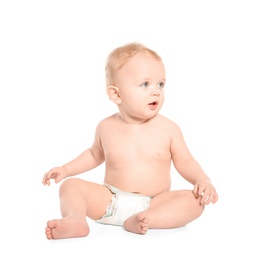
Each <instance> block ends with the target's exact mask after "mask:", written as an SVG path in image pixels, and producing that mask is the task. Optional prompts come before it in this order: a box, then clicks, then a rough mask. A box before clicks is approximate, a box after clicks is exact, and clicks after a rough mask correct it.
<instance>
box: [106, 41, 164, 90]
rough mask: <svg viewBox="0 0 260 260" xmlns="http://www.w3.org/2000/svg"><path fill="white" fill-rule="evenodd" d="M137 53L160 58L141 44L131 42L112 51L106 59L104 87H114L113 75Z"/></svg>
mask: <svg viewBox="0 0 260 260" xmlns="http://www.w3.org/2000/svg"><path fill="white" fill-rule="evenodd" d="M138 53H146V54H148V55H150V56H152V57H154V58H155V59H157V60H161V57H160V56H159V55H158V54H157V53H156V52H155V51H153V50H151V49H149V48H147V47H146V46H144V45H143V44H141V43H138V42H132V43H128V44H125V45H123V46H120V47H118V48H116V49H114V50H113V51H112V52H111V53H110V54H109V55H108V57H107V61H106V66H105V73H106V86H107V87H109V86H111V85H114V75H115V73H116V72H117V71H118V70H120V69H121V68H122V67H123V66H124V65H125V63H126V62H127V61H128V60H129V59H131V58H132V57H133V56H135V55H136V54H138Z"/></svg>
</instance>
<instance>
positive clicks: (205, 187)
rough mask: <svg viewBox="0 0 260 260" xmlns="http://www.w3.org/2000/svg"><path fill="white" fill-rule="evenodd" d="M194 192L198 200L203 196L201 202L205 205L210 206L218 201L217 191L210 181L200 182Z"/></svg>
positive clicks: (203, 180)
mask: <svg viewBox="0 0 260 260" xmlns="http://www.w3.org/2000/svg"><path fill="white" fill-rule="evenodd" d="M192 192H193V194H194V196H195V197H196V198H197V197H199V196H201V200H200V202H201V204H204V205H208V204H209V203H210V202H212V203H213V204H214V203H215V202H217V200H218V194H217V192H216V189H215V187H214V186H213V185H212V183H211V181H210V180H209V179H201V180H198V181H197V182H196V183H195V185H194V188H193V191H192Z"/></svg>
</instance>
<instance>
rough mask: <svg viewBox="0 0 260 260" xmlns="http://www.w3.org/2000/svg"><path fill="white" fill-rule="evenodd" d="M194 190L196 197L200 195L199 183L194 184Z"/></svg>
mask: <svg viewBox="0 0 260 260" xmlns="http://www.w3.org/2000/svg"><path fill="white" fill-rule="evenodd" d="M192 192H193V194H194V196H195V197H196V198H198V197H199V194H198V184H195V185H194V188H193V190H192Z"/></svg>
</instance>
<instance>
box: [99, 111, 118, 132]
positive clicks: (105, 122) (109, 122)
mask: <svg viewBox="0 0 260 260" xmlns="http://www.w3.org/2000/svg"><path fill="white" fill-rule="evenodd" d="M116 117H117V114H113V115H111V116H108V117H106V118H104V119H102V120H101V121H100V122H99V123H98V125H97V131H99V130H102V129H106V128H108V127H112V126H113V125H114V124H116Z"/></svg>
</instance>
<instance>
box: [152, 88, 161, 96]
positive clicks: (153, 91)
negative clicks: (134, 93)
mask: <svg viewBox="0 0 260 260" xmlns="http://www.w3.org/2000/svg"><path fill="white" fill-rule="evenodd" d="M151 94H152V96H160V94H161V92H160V89H158V88H153V89H152V91H151Z"/></svg>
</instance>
